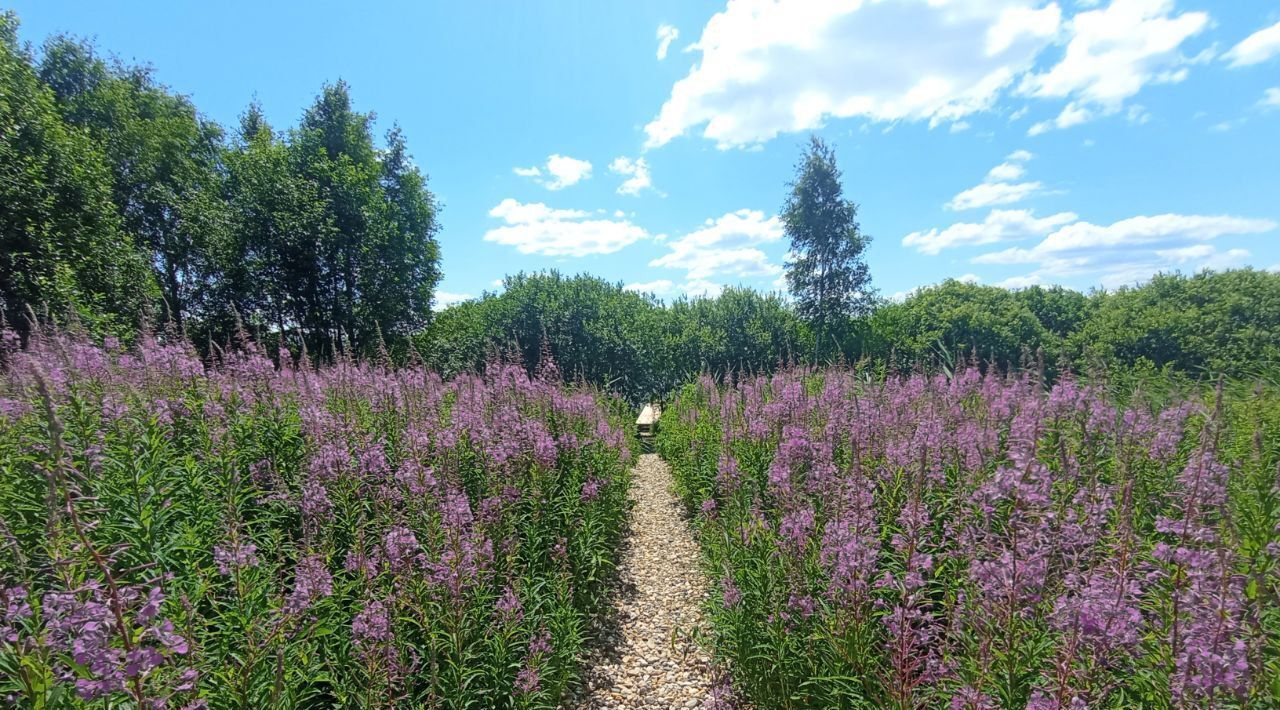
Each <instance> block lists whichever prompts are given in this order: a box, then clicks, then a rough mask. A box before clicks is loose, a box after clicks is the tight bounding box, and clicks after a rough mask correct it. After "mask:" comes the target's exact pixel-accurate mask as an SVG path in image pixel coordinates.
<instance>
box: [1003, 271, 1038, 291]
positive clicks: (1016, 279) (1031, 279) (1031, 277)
mask: <svg viewBox="0 0 1280 710" xmlns="http://www.w3.org/2000/svg"><path fill="white" fill-rule="evenodd" d="M991 285H992V286H999V287H1000V288H1029V287H1031V286H1043V285H1044V279H1043V278H1041V277H1040V275H1039V274H1028V275H1027V276H1010V277H1009V278H1007V279H1003V280H1000V281H997V282H995V283H994V284H991Z"/></svg>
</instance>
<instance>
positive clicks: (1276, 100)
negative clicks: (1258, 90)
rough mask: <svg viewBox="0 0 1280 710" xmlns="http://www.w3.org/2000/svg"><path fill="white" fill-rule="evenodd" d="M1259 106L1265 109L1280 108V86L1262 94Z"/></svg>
mask: <svg viewBox="0 0 1280 710" xmlns="http://www.w3.org/2000/svg"><path fill="white" fill-rule="evenodd" d="M1258 105H1259V106H1262V107H1264V108H1270V107H1272V106H1280V86H1276V87H1272V88H1270V89H1267V90H1266V91H1264V92H1262V98H1261V99H1259V100H1258Z"/></svg>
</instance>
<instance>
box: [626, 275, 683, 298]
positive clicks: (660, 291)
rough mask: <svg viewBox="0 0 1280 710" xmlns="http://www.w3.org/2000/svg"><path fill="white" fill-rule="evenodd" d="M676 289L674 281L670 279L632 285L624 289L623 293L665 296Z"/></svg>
mask: <svg viewBox="0 0 1280 710" xmlns="http://www.w3.org/2000/svg"><path fill="white" fill-rule="evenodd" d="M675 287H676V284H675V282H674V281H671V280H670V279H658V280H656V281H645V282H643V283H631V284H627V285H626V286H623V287H622V290H623V291H635V292H636V293H652V294H654V295H655V296H664V295H666V294H668V293H671V291H672V289H674V288H675Z"/></svg>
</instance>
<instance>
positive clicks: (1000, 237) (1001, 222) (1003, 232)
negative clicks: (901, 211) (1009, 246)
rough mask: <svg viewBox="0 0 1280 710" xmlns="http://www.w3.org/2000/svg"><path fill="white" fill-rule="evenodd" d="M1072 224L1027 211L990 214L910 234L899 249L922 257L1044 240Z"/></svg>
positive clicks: (1067, 217) (1065, 216)
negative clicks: (913, 251) (963, 248)
mask: <svg viewBox="0 0 1280 710" xmlns="http://www.w3.org/2000/svg"><path fill="white" fill-rule="evenodd" d="M1075 220H1076V215H1075V214H1074V213H1071V212H1059V213H1058V214H1054V215H1050V216H1048V217H1041V218H1037V217H1036V216H1035V214H1034V213H1033V212H1032V211H1031V210H991V212H989V213H988V214H987V217H986V219H984V220H983V221H981V222H958V223H956V224H953V225H951V226H949V227H946V228H944V229H936V228H935V229H930V230H928V231H925V232H912V233H911V234H908V235H907V236H905V237H903V238H902V245H903V246H907V247H915V249H916V251H918V252H920V253H922V254H937V253H939V252H941V251H942V250H943V249H951V248H953V247H962V246H975V245H981V244H994V243H996V242H1009V241H1017V240H1019V239H1032V238H1036V237H1044V236H1045V235H1047V234H1049V233H1050V232H1052V231H1053V230H1054V229H1057V228H1058V227H1061V226H1062V225H1064V224H1069V223H1071V222H1074V221H1075Z"/></svg>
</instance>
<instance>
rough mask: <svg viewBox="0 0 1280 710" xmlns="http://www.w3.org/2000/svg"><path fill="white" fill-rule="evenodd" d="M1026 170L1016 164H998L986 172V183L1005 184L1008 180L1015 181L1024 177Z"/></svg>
mask: <svg viewBox="0 0 1280 710" xmlns="http://www.w3.org/2000/svg"><path fill="white" fill-rule="evenodd" d="M1026 172H1027V169H1026V168H1024V167H1022V166H1021V165H1019V164H1018V163H1012V162H1005V163H1000V164H999V165H997V166H995V167H994V168H992V169H991V170H989V171H987V181H988V182H1005V181H1008V180H1017V179H1018V178H1020V177H1022V176H1023V175H1025V174H1026Z"/></svg>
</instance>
